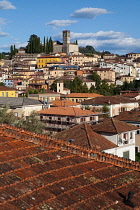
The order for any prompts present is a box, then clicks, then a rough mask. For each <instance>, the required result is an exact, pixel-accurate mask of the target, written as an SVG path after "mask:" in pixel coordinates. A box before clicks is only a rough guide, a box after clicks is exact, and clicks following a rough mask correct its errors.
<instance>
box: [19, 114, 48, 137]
mask: <svg viewBox="0 0 140 210" xmlns="http://www.w3.org/2000/svg"><path fill="white" fill-rule="evenodd" d="M15 126H16V127H18V128H23V129H25V130H28V131H31V132H34V133H43V132H44V129H45V124H44V123H43V122H41V121H40V120H39V119H38V118H37V114H36V113H35V112H32V113H31V114H30V116H28V117H26V118H25V117H24V115H22V117H21V118H20V119H19V120H18V122H17V123H16V124H15Z"/></svg>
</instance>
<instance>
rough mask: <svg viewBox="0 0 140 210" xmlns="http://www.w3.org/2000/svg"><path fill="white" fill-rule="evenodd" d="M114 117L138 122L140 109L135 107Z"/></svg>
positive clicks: (139, 120)
mask: <svg viewBox="0 0 140 210" xmlns="http://www.w3.org/2000/svg"><path fill="white" fill-rule="evenodd" d="M115 119H117V120H122V121H130V122H133V121H135V122H140V110H139V109H138V110H137V109H135V110H132V111H124V112H121V113H120V114H119V115H118V116H116V117H115Z"/></svg>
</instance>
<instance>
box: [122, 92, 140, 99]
mask: <svg viewBox="0 0 140 210" xmlns="http://www.w3.org/2000/svg"><path fill="white" fill-rule="evenodd" d="M138 95H140V94H139V93H125V94H123V97H128V98H135V97H137V96H138Z"/></svg>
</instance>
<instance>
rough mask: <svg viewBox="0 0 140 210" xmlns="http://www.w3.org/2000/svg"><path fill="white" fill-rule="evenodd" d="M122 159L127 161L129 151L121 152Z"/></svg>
mask: <svg viewBox="0 0 140 210" xmlns="http://www.w3.org/2000/svg"><path fill="white" fill-rule="evenodd" d="M123 157H124V158H126V159H129V151H125V152H123Z"/></svg>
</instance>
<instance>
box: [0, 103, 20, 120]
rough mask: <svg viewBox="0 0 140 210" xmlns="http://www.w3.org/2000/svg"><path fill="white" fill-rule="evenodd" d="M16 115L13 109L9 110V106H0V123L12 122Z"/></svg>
mask: <svg viewBox="0 0 140 210" xmlns="http://www.w3.org/2000/svg"><path fill="white" fill-rule="evenodd" d="M15 121H16V117H15V115H14V112H13V111H9V106H2V107H1V108H0V123H6V124H14V123H15Z"/></svg>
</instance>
